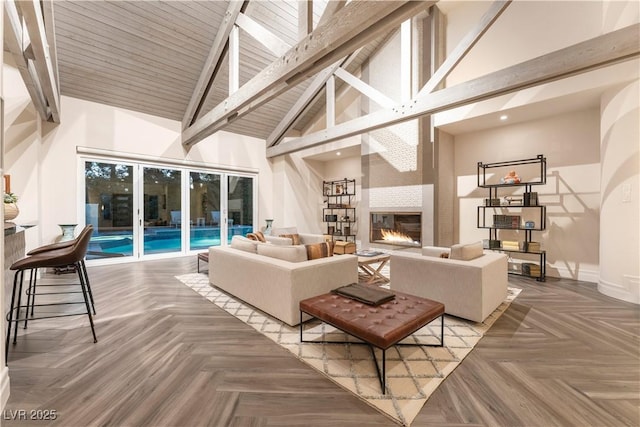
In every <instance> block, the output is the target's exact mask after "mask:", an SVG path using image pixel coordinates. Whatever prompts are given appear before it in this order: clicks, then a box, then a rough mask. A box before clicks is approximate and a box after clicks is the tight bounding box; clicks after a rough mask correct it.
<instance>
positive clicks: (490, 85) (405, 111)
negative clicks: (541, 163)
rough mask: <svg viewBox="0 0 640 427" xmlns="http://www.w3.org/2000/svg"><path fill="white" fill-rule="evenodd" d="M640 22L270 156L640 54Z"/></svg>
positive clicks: (296, 142) (270, 151)
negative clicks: (639, 39) (639, 34)
mask: <svg viewBox="0 0 640 427" xmlns="http://www.w3.org/2000/svg"><path fill="white" fill-rule="evenodd" d="M639 32H640V24H635V25H631V26H628V27H625V28H622V29H619V30H616V31H613V32H611V33H607V34H603V35H601V36H598V37H595V38H593V39H590V40H587V41H584V42H582V43H578V44H575V45H573V46H569V47H567V48H564V49H560V50H557V51H555V52H552V53H548V54H546V55H542V56H539V57H537V58H534V59H531V60H528V61H525V62H522V63H520V64H517V65H513V66H511V67H508V68H505V69H502V70H498V71H495V72H493V73H489V74H487V75H485V76H482V77H478V78H476V79H473V80H470V81H468V82H464V83H460V84H457V85H455V86H452V87H449V88H445V89H441V90H438V91H436V92H432V93H430V94H426V95H423V96H420V97H417V98H415V99H413V100H412V101H410V102H407V103H404V104H403V105H401V106H399V107H395V108H392V109H387V110H380V111H378V112H375V113H372V114H369V115H367V116H364V117H359V118H357V119H353V120H350V121H348V122H345V123H341V124H338V125H336V126H334V127H333V128H331V129H325V130H322V131H319V132H315V133H311V134H309V135H305V136H303V137H300V138H295V139H292V140H290V141H287V142H283V143H282V144H279V145H277V146H274V147H270V148H268V149H267V157H269V158H270V157H275V156H280V155H283V154H288V153H292V152H295V151H299V150H303V149H305V148H310V147H314V146H317V145H320V144H325V143H327V142H331V141H336V140H340V139H344V138H347V137H350V136H354V135H359V134H362V133H365V132H369V131H372V130H375V129H379V128H383V127H387V126H390V125H394V124H397V123H401V122H405V121H407V120H412V119H415V118H417V117H420V116H422V115H425V114H434V113H438V112H440V111H445V110H449V109H451V108H455V107H459V106H461V105H467V104H471V103H474V102H478V101H483V100H485V99H490V98H493V97H496V96H499V95H504V94H507V93H511V92H515V91H518V90H521V89H526V88H529V87H532V86H537V85H541V84H544V83H549V82H552V81H555V80H559V79H563V78H566V77H570V76H573V75H576V74H581V73H585V72H587V71H591V70H594V69H597V68H601V67H605V66H608V65H612V64H615V63H619V62H623V61H628V60H631V59H634V58H637V57H640V46H639V45H638V33H639Z"/></svg>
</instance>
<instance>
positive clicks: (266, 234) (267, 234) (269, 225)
mask: <svg viewBox="0 0 640 427" xmlns="http://www.w3.org/2000/svg"><path fill="white" fill-rule="evenodd" d="M265 221H266V222H267V226H266V227H265V228H264V232H263V234H264V235H265V236H270V235H271V224H273V220H272V219H265Z"/></svg>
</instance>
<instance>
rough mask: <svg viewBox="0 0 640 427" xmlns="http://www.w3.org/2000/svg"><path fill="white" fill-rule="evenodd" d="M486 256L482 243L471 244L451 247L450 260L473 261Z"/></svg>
mask: <svg viewBox="0 0 640 427" xmlns="http://www.w3.org/2000/svg"><path fill="white" fill-rule="evenodd" d="M482 255H484V250H483V248H482V242H476V243H469V244H466V245H462V244H457V245H453V246H451V253H450V254H449V258H451V259H459V260H461V261H471V260H472V259H476V258H479V257H481V256H482Z"/></svg>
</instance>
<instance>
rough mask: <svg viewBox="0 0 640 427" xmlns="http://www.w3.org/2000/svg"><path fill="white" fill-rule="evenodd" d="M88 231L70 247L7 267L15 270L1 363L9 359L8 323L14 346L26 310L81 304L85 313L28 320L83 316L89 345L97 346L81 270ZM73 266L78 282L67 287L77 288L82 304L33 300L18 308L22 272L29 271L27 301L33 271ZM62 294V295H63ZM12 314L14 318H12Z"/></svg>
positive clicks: (33, 287)
mask: <svg viewBox="0 0 640 427" xmlns="http://www.w3.org/2000/svg"><path fill="white" fill-rule="evenodd" d="M87 228H88V230H86V232H85V230H83V232H82V233H81V234H80V236H78V238H77V239H75V241H74V243H73V244H72V245H71V246H65V247H61V248H58V249H52V250H49V251H43V252H40V253H38V254H35V255H31V256H27V257H26V258H23V259H21V260H19V261H16V262H15V263H13V265H11V267H10V269H11V270H15V275H14V278H13V290H12V293H11V307H10V309H9V313H8V314H7V339H6V342H5V363H8V357H9V342H10V341H11V326H12V325H11V323H14V324H15V325H14V333H13V334H14V336H13V343H14V344H16V342H17V334H18V322H20V321H22V320H25V327H26V320H27V318H28V316H29V309H30V308H31V310H32V313H33V307H47V306H60V305H73V304H84V306H85V308H86V312H84V311H83V312H80V313H64V312H63V313H61V314H55V315H54V314H51V315H43V316H39V317H31V318H30V319H31V320H38V319H49V318H54V317H67V316H78V315H84V314H86V315H87V316H88V317H89V323H90V325H91V333H92V334H93V342H94V343H96V342H98V339H97V337H96V331H95V328H94V325H93V317H92V316H91V307H90V306H89V297H88V294H89V292H88V288H87V283H86V280H85V278H86V276H85V275H86V269H85V268H84V263H83V260H84V257H85V255H86V253H87V248H88V247H89V240H90V239H91V234H92V232H93V227H91V226H88V227H87ZM71 265H73V266H75V267H76V272H77V273H78V279H79V282H80V283H77V284H68V285H67V286H70V285H79V286H80V293H82V296H83V300H84V301H83V302H72V301H70V302H57V303H48V304H37V305H36V304H35V300H33V302H31V304H29V302H30V301H29V299H27V302H28V303H27V305H24V306H23V305H20V304H21V300H22V287H23V282H24V272H25V271H26V270H30V272H31V275H30V283H29V290H30V295H29V297H30V298H32V299H34V298H35V295H34V296H33V297H31V295H32V294H34V293H35V286H34V285H33V282H34V281H35V280H34V277H35V275H34V271H36V270H37V269H38V268H47V267H48V268H53V267H66V266H71ZM16 293H17V297H18V299H17V304H16ZM65 293H66V292H65ZM22 309H24V318H20V312H21V310H22ZM14 313H15V318H14Z"/></svg>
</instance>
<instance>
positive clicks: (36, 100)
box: [4, 0, 51, 121]
mask: <svg viewBox="0 0 640 427" xmlns="http://www.w3.org/2000/svg"><path fill="white" fill-rule="evenodd" d="M4 28H5V31H4V42H5V45H6V46H7V49H9V52H11V55H12V56H13V58H14V60H15V62H16V66H17V67H18V71H19V72H20V76H21V77H22V80H23V81H24V84H25V86H26V88H27V91H28V92H29V96H30V97H31V101H32V102H33V105H34V107H35V109H36V111H37V112H38V114H39V115H40V118H41V119H42V120H43V121H48V120H49V118H50V117H51V114H50V110H49V107H47V100H46V99H45V97H44V94H43V93H42V88H41V87H40V82H39V81H38V76H37V73H36V70H35V67H34V66H33V63H32V62H31V61H30V60H28V59H27V57H26V56H25V46H23V44H24V43H23V41H24V39H25V35H24V34H23V29H22V20H21V19H20V15H19V14H18V9H17V8H16V4H15V2H13V1H9V0H7V1H5V2H4Z"/></svg>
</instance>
